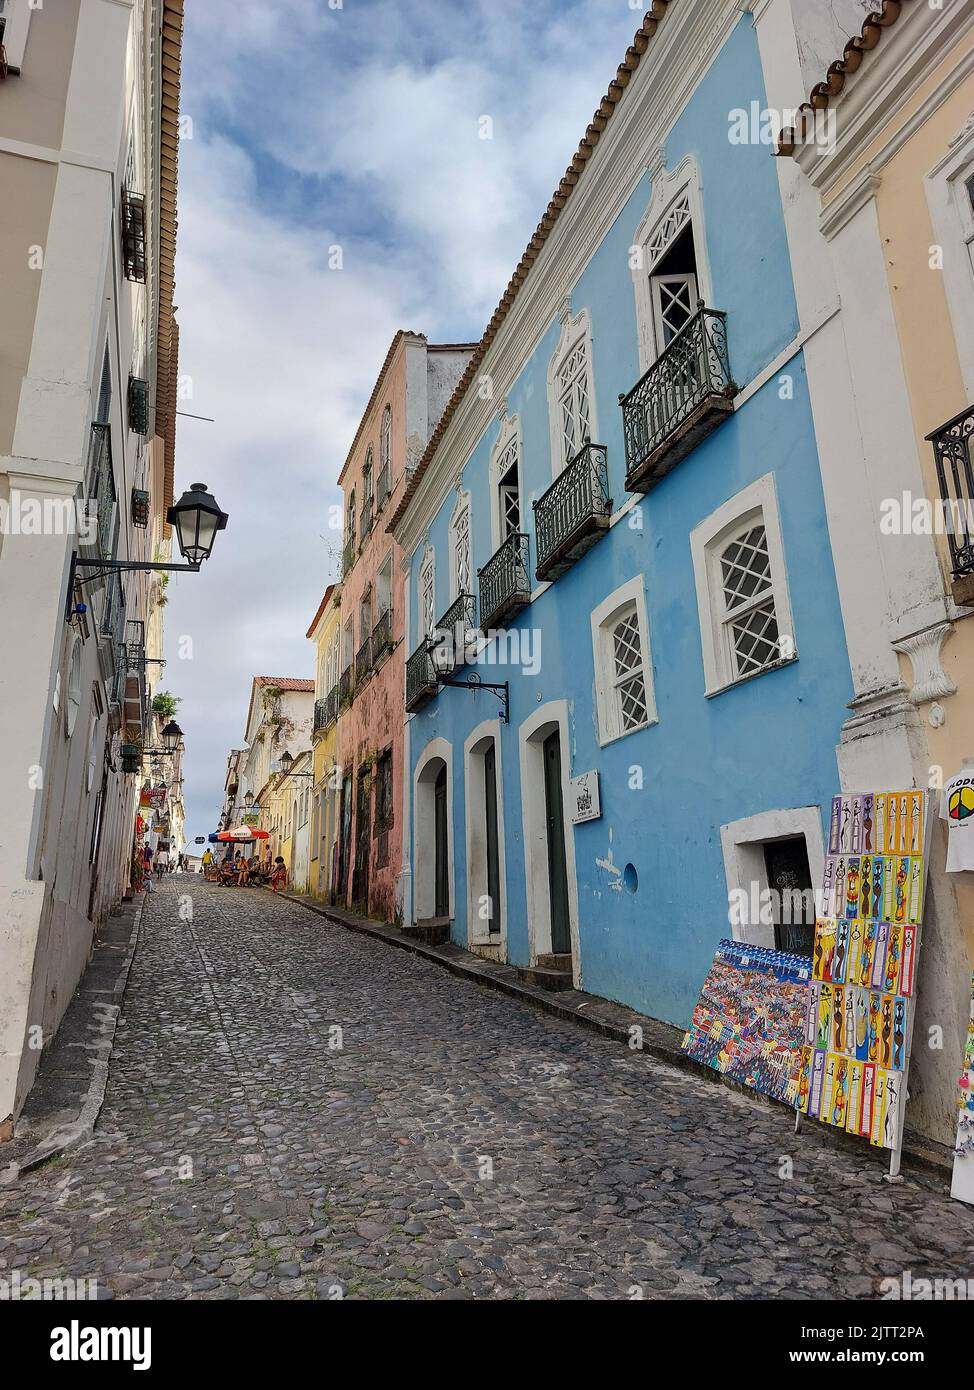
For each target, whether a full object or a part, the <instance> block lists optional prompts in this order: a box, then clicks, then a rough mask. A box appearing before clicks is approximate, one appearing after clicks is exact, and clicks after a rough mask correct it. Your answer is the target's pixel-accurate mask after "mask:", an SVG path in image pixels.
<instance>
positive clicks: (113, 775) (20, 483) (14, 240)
mask: <svg viewBox="0 0 974 1390" xmlns="http://www.w3.org/2000/svg"><path fill="white" fill-rule="evenodd" d="M182 9H183V0H57V2H56V3H47V4H44V5H36V4H34V3H32V0H2V3H0V25H2V27H3V33H2V35H0V42H2V44H3V48H4V56H5V59H6V75H5V76H4V77H3V79H2V80H0V189H2V210H3V217H2V223H0V304H2V306H3V308H2V312H0V520H2V527H0V597H2V602H0V651H2V652H3V657H2V661H0V710H2V714H3V718H2V721H0V783H2V794H0V1136H4V1137H6V1136H9V1133H10V1129H11V1126H12V1122H13V1120H15V1119H16V1116H17V1114H18V1113H19V1111H20V1109H21V1107H22V1105H23V1102H24V1098H25V1096H26V1094H27V1092H28V1091H29V1089H30V1087H31V1084H32V1082H33V1079H34V1075H35V1073H36V1070H37V1066H38V1062H39V1059H40V1056H41V1050H42V1046H43V1045H45V1044H46V1043H48V1042H49V1041H50V1038H51V1036H52V1035H53V1033H54V1031H55V1030H56V1029H57V1026H58V1024H59V1022H60V1020H61V1017H62V1015H63V1013H64V1010H65V1009H66V1007H67V1005H68V1002H69V1001H70V999H71V996H72V994H73V992H74V990H75V987H76V985H77V983H78V981H79V979H80V977H81V975H82V973H83V971H84V969H85V966H86V963H87V960H88V957H89V952H90V950H91V944H92V936H93V932H94V931H95V930H96V929H97V926H98V923H99V922H100V921H101V920H102V919H103V918H104V917H105V916H106V914H108V913H109V912H111V911H112V910H113V909H114V908H115V907H116V906H117V905H118V903H119V901H120V899H121V897H122V894H123V893H124V891H125V889H126V887H127V885H128V882H129V871H130V864H131V857H132V851H133V836H134V830H135V823H136V821H135V817H136V808H137V803H138V800H139V791H140V788H141V786H142V782H143V780H144V777H145V774H146V769H144V766H143V757H142V748H143V747H144V746H150V745H149V744H148V740H149V739H150V738H151V737H153V736H154V731H153V730H151V729H150V726H149V717H148V709H149V706H150V703H151V699H152V693H153V689H154V688H155V687H156V685H157V684H158V676H159V672H160V670H161V669H162V668H161V667H160V666H159V665H158V664H154V663H153V662H152V661H151V660H150V658H151V657H152V656H153V655H158V649H159V641H160V638H159V633H158V615H156V616H155V617H154V616H153V610H154V594H155V597H158V586H157V585H156V583H155V576H154V575H152V573H151V572H125V573H118V572H116V573H109V574H105V575H103V577H101V578H99V577H98V574H99V571H98V568H97V564H96V563H89V564H88V565H87V567H85V568H83V569H82V570H80V571H75V569H74V561H75V558H76V557H80V558H81V559H82V560H86V561H88V562H98V561H105V560H130V561H142V562H145V561H146V560H151V559H156V558H160V559H161V558H163V557H164V556H165V555H166V554H167V553H168V544H169V541H168V527H167V526H166V525H165V522H164V517H165V514H166V508H167V506H168V505H169V504H170V503H171V501H172V491H173V448H174V432H175V402H176V354H177V343H178V339H177V333H176V328H175V324H174V322H173V314H172V293H173V257H174V251H175V226H176V223H175V197H176V160H177V142H178V128H177V127H178V101H179V67H180V53H181V36H182ZM73 581H75V582H73ZM153 631H154V633H155V635H153Z"/></svg>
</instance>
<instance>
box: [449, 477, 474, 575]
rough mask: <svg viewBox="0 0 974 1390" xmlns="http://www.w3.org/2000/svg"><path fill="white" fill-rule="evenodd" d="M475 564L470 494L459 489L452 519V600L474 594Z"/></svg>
mask: <svg viewBox="0 0 974 1390" xmlns="http://www.w3.org/2000/svg"><path fill="white" fill-rule="evenodd" d="M472 576H473V564H472V553H471V535H470V493H469V492H467V491H465V490H464V489H463V488H457V500H456V505H455V506H454V508H453V514H452V515H451V517H450V600H451V602H452V601H453V599H455V598H458V597H459V596H460V594H469V593H471V592H472V590H471V584H472V582H473V579H472Z"/></svg>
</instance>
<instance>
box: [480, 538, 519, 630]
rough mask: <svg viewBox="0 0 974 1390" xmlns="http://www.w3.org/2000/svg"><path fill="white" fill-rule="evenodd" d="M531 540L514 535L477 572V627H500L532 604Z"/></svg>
mask: <svg viewBox="0 0 974 1390" xmlns="http://www.w3.org/2000/svg"><path fill="white" fill-rule="evenodd" d="M530 544H531V543H530V538H529V537H528V536H527V535H526V534H525V533H524V532H523V531H514V532H512V534H511V535H509V536H508V538H507V540H506V541H504V542H503V544H502V545H501V546H500V547H499V548H498V549H497V550H495V551H494V553H493V555H492V556H491V557H490V559H489V560H488V561H487V563H486V565H484V566H483V567H482V568H481V569H479V570H478V571H477V577H478V579H479V580H480V625H481V627H482V628H483V629H484V630H485V631H486V630H487V629H488V628H492V627H500V625H501V624H502V623H504V622H506V621H507V619H508V618H510V617H513V615H514V614H515V613H517V612H519V611H520V609H522V608H523V607H524V606H525V604H528V603H530V602H531V576H530V573H529V555H530Z"/></svg>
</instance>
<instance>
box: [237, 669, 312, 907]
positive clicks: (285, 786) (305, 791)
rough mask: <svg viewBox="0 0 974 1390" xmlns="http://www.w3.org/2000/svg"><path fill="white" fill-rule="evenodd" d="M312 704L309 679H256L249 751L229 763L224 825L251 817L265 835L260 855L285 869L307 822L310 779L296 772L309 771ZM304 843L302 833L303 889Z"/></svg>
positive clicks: (247, 733) (248, 728) (252, 691)
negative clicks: (288, 764)
mask: <svg viewBox="0 0 974 1390" xmlns="http://www.w3.org/2000/svg"><path fill="white" fill-rule="evenodd" d="M314 703H315V683H314V681H313V680H303V679H299V678H296V677H293V676H254V679H253V683H252V685H251V688H250V703H249V705H248V707H247V725H246V730H245V736H246V740H247V747H246V748H245V749H243V750H234V752H232V753H230V755H229V758H228V761H227V784H226V803H225V807H224V817H225V820H226V824H227V825H228V826H235V825H240V824H242V823H246V821H247V818H248V817H251V818H252V820H251V823H252V824H254V825H255V826H257V828H258V829H260V830H266V831H267V832H268V838H267V839H266V840H262V841H261V844H260V850H259V852H260V854H261V856H262V857H263V858H268V857H269V858H271V859H273V858H276V856H277V855H279V854H280V855H282V857H283V858H284V859H285V861H286V862H287V864H288V868H289V869H290V868H291V865H292V857H293V851H294V848H295V843H296V835H295V831H296V830H300V831H302V832H305V830H306V827H307V826H308V821H309V814H310V802H311V792H310V787H311V778H310V777H306V776H303V775H302V776H298V773H305V772H310V771H311V767H312V760H311V757H310V753H311V732H312V727H313V723H314ZM285 753H287V754H289V755H290V757H291V758H293V759H294V763H293V767H292V774H293V775H291V776H288V775H286V774H285V771H284V770H283V769H282V768H281V758H282V757H283V756H284V754H285ZM305 754H308V755H309V756H308V757H307V758H306V759H305V758H304V755H305ZM248 797H250V798H251V801H250V804H249V805H248V800H247V798H248ZM308 839H309V833H304V834H303V838H302V854H303V862H302V865H301V872H302V880H303V882H304V883H305V884H306V883H307V876H308V867H307V841H308ZM302 891H303V890H302Z"/></svg>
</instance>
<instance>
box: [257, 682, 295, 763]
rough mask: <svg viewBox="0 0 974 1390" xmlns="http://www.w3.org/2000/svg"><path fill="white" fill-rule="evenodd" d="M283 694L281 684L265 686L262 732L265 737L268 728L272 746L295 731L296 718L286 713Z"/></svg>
mask: <svg viewBox="0 0 974 1390" xmlns="http://www.w3.org/2000/svg"><path fill="white" fill-rule="evenodd" d="M283 696H284V691H283V690H282V689H281V687H280V686H279V685H265V686H264V694H263V700H264V722H263V725H262V727H261V731H260V734H261V737H263V736H264V732H265V729H266V731H267V733H268V734H269V735H270V740H271V747H272V748H276V747H277V745H278V744H279V743H283V742H285V741H286V740H287V739H288V738H290V737H291V735H292V734H293V733H294V720H293V719H291V718H290V717H289V716H288V715H287V714H285V712H284V708H283V706H282V704H281V700H282V698H283Z"/></svg>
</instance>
